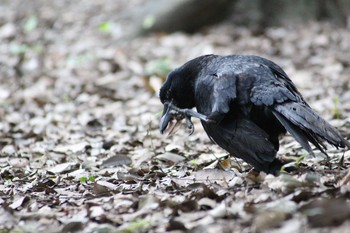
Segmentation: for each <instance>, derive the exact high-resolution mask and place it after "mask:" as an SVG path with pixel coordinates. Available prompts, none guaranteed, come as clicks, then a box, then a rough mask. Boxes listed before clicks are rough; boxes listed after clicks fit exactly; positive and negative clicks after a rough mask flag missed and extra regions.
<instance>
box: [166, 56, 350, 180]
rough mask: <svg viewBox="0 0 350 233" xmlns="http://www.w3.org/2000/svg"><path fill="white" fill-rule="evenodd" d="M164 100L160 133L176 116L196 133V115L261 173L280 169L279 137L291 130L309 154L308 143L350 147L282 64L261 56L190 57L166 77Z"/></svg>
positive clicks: (213, 134)
mask: <svg viewBox="0 0 350 233" xmlns="http://www.w3.org/2000/svg"><path fill="white" fill-rule="evenodd" d="M160 100H161V102H162V103H163V104H164V110H163V116H162V119H161V125H160V131H161V132H162V133H163V132H164V131H165V129H167V128H169V127H168V125H169V122H171V121H172V120H173V119H176V120H177V121H180V120H182V119H184V118H186V122H187V125H188V126H189V127H192V131H193V125H192V122H191V119H190V118H191V117H197V118H199V119H201V123H202V125H203V128H204V130H205V131H206V133H207V134H208V136H209V138H210V139H211V140H212V141H213V142H214V143H216V144H218V145H219V146H220V147H222V148H223V149H225V150H226V151H228V152H229V153H230V154H231V155H233V156H235V157H237V158H241V159H243V160H244V161H246V162H247V163H248V164H250V165H252V166H253V167H254V168H255V169H256V170H257V171H264V172H266V173H272V174H277V173H278V171H279V170H280V168H281V166H282V162H281V161H280V160H278V159H277V158H276V153H277V151H278V149H279V136H280V135H283V134H285V133H286V132H287V131H288V132H289V133H290V134H291V135H292V136H293V137H294V138H295V140H296V141H298V142H299V143H300V145H301V146H302V147H303V148H304V149H305V150H306V151H308V153H310V154H313V152H312V149H311V147H310V144H309V142H311V143H312V144H313V145H314V146H315V147H316V148H317V149H319V150H320V151H321V152H322V153H324V154H326V152H325V149H326V147H325V145H324V143H323V142H324V141H327V142H328V143H330V144H332V145H334V146H335V147H337V148H338V147H341V148H344V147H348V148H350V143H349V142H348V141H346V140H345V139H344V138H343V137H342V136H341V135H340V134H339V132H338V131H337V130H336V129H335V128H333V127H332V126H331V125H330V124H329V123H327V122H326V121H325V120H324V119H323V118H321V117H320V116H319V115H318V114H317V113H315V112H314V111H313V110H312V109H311V107H310V106H309V105H308V104H307V103H306V102H305V100H304V99H303V97H302V96H301V94H300V93H299V91H298V90H297V88H296V87H295V85H294V84H293V82H292V81H291V80H290V79H289V77H288V76H287V74H286V73H285V72H284V71H283V70H282V68H281V67H279V66H278V65H277V64H275V63H273V62H272V61H270V60H267V59H265V58H262V57H258V56H249V55H230V56H218V55H205V56H201V57H198V58H195V59H193V60H190V61H188V62H187V63H185V64H184V65H183V66H181V67H179V68H177V69H175V70H173V71H172V72H171V73H170V74H169V75H168V77H167V79H166V81H165V83H164V84H163V86H162V87H161V89H160ZM194 107H196V109H197V112H196V111H194V110H192V108H194ZM326 155H327V154H326Z"/></svg>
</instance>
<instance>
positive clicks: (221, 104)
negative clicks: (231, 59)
mask: <svg viewBox="0 0 350 233" xmlns="http://www.w3.org/2000/svg"><path fill="white" fill-rule="evenodd" d="M236 78H237V75H236V74H234V73H233V72H231V73H230V72H221V73H216V74H215V75H207V76H202V77H200V78H199V79H198V81H197V84H196V100H197V101H196V107H197V110H198V112H200V113H202V114H205V115H209V117H210V116H212V115H213V114H215V113H217V114H221V115H223V118H222V121H220V122H218V123H217V124H213V123H206V122H203V121H202V125H203V128H204V130H205V131H206V133H207V134H208V136H209V138H210V139H211V140H212V141H213V142H214V143H216V144H218V145H219V146H220V147H222V148H223V149H225V150H227V151H228V152H229V153H230V154H232V155H234V156H235V157H238V158H242V159H243V160H244V161H246V162H247V163H249V164H251V165H252V166H254V168H256V169H257V170H259V171H265V172H267V173H275V172H276V171H277V170H279V168H280V167H281V165H282V164H281V162H279V161H278V160H276V159H275V157H276V153H277V150H276V149H275V147H274V145H273V143H271V142H270V141H269V135H268V134H267V133H266V132H265V131H263V130H262V129H261V128H260V127H259V126H257V125H256V124H255V123H254V122H253V121H252V120H250V119H248V118H245V117H244V116H243V115H242V114H241V113H239V112H235V109H231V108H232V104H233V102H234V101H235V100H236V98H237V91H236V90H237V87H236Z"/></svg>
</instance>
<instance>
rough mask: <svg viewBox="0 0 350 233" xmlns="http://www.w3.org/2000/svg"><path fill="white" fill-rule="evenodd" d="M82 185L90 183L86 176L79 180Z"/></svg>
mask: <svg viewBox="0 0 350 233" xmlns="http://www.w3.org/2000/svg"><path fill="white" fill-rule="evenodd" d="M79 181H80V183H85V182H86V181H88V178H87V177H86V176H82V177H80V178H79Z"/></svg>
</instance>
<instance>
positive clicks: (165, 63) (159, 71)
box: [146, 58, 171, 77]
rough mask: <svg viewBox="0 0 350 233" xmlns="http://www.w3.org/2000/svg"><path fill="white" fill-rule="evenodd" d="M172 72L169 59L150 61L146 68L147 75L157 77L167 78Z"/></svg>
mask: <svg viewBox="0 0 350 233" xmlns="http://www.w3.org/2000/svg"><path fill="white" fill-rule="evenodd" d="M170 71H171V66H170V60H169V58H161V59H156V60H153V61H150V62H149V63H148V64H147V66H146V73H147V75H149V76H151V75H156V76H158V77H166V76H167V75H168V74H169V72H170Z"/></svg>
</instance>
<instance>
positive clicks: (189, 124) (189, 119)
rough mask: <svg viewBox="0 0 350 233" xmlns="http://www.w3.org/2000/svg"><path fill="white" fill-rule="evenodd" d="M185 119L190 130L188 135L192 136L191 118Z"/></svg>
mask: <svg viewBox="0 0 350 233" xmlns="http://www.w3.org/2000/svg"><path fill="white" fill-rule="evenodd" d="M185 119H186V125H187V128H188V129H189V130H190V134H189V135H192V134H193V132H194V125H193V123H192V121H191V117H188V116H186V117H185Z"/></svg>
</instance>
